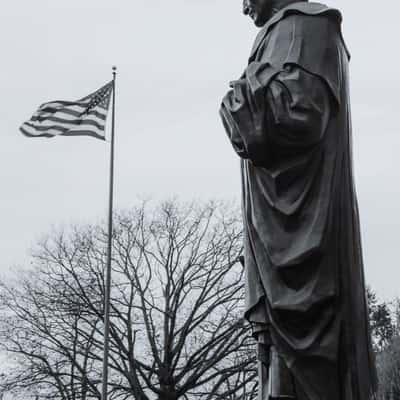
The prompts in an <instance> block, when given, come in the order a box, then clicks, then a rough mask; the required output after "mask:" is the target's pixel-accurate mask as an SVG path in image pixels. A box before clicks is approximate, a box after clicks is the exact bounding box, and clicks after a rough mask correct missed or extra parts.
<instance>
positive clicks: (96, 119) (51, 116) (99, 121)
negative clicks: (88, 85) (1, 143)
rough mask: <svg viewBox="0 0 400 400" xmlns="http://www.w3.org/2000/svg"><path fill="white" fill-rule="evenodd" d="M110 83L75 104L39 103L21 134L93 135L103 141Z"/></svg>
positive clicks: (50, 135)
mask: <svg viewBox="0 0 400 400" xmlns="http://www.w3.org/2000/svg"><path fill="white" fill-rule="evenodd" d="M112 91H113V81H111V82H109V83H107V84H106V85H104V86H103V87H101V88H100V89H98V90H96V91H95V92H93V93H91V94H89V95H88V96H86V97H84V98H82V99H80V100H77V101H51V102H48V103H44V104H42V105H41V106H40V107H39V109H38V110H37V111H36V112H35V114H33V116H32V118H31V119H30V120H29V121H26V122H24V123H23V124H22V126H21V127H20V131H21V132H22V133H23V134H24V135H26V136H29V137H54V136H93V137H95V138H98V139H102V140H105V133H104V130H105V125H106V119H107V112H108V108H109V106H110V99H111V94H112Z"/></svg>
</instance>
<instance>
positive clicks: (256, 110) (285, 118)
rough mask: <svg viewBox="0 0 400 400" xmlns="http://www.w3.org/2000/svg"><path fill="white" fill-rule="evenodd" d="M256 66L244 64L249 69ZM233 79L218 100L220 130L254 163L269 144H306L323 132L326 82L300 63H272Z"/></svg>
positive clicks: (265, 154) (261, 158) (258, 162)
mask: <svg viewBox="0 0 400 400" xmlns="http://www.w3.org/2000/svg"><path fill="white" fill-rule="evenodd" d="M256 67H257V66H255V65H253V66H252V65H249V71H251V70H252V69H253V70H254V68H256ZM259 73H260V74H262V75H264V77H261V76H258V77H256V76H255V75H254V71H253V73H250V72H249V73H248V74H247V77H246V79H242V80H239V81H236V82H234V83H233V85H232V86H233V88H232V90H231V91H230V92H228V94H227V95H226V96H225V98H224V100H223V102H222V106H221V111H220V114H221V117H222V121H223V123H224V126H225V130H226V132H227V134H228V137H229V139H230V141H231V143H232V145H233V148H234V150H235V151H236V153H237V154H238V155H239V156H240V157H242V158H246V159H250V160H251V161H253V163H255V164H256V165H263V164H264V163H265V162H267V161H268V155H269V154H271V152H274V148H275V147H276V146H277V145H279V147H280V148H282V147H296V148H298V149H299V150H300V149H301V148H305V147H309V146H312V145H314V144H316V143H317V142H318V141H319V140H320V139H321V138H322V137H323V134H324V132H325V129H326V126H327V123H328V120H329V116H330V112H331V102H332V99H331V94H330V91H329V89H328V87H327V85H326V83H325V82H324V81H323V80H322V79H321V78H320V77H318V76H316V75H313V74H311V73H309V72H307V71H305V70H303V69H301V68H300V67H299V66H288V67H286V68H285V69H283V70H281V71H277V70H275V69H274V68H272V67H271V66H269V67H266V68H264V70H263V71H259ZM260 82H265V84H261V83H260Z"/></svg>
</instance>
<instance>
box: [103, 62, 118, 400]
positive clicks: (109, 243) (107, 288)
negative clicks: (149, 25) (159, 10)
mask: <svg viewBox="0 0 400 400" xmlns="http://www.w3.org/2000/svg"><path fill="white" fill-rule="evenodd" d="M112 71H113V72H112V74H113V94H112V116H111V146H110V170H109V172H110V177H109V185H110V186H109V198H108V237H107V239H108V240H107V264H106V270H105V292H104V349H103V375H102V392H101V393H102V394H101V400H107V391H108V356H109V347H110V297H111V296H110V294H111V255H112V235H113V200H114V142H115V80H116V75H117V67H112Z"/></svg>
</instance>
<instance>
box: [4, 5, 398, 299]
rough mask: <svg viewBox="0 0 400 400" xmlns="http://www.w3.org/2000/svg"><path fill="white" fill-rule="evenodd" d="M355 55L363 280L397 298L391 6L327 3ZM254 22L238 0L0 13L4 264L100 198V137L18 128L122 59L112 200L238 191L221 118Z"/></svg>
mask: <svg viewBox="0 0 400 400" xmlns="http://www.w3.org/2000/svg"><path fill="white" fill-rule="evenodd" d="M328 4H329V5H330V6H332V7H337V8H340V9H341V10H342V12H343V14H344V25H343V31H344V35H345V39H346V41H347V44H348V46H349V48H350V51H351V53H352V62H351V87H352V108H353V125H354V151H355V154H354V155H355V169H356V179H357V181H356V184H357V190H358V195H359V203H360V212H361V225H362V235H363V244H364V256H365V265H366V275H367V281H368V283H370V284H371V285H372V286H373V287H374V288H375V289H376V290H377V291H378V294H379V295H380V296H382V297H385V298H389V299H390V298H391V297H393V296H395V295H400V287H399V286H398V283H397V282H398V280H399V278H400V263H399V261H398V258H399V257H398V253H397V250H398V249H399V240H398V237H399V231H400V215H399V211H400V206H399V204H400V190H399V189H398V182H399V175H400V172H399V171H400V156H399V149H400V135H399V132H398V131H399V128H398V120H399V118H398V115H399V112H400V111H399V98H398V93H399V92H400V78H399V71H400V65H399V64H400V56H399V51H398V40H399V37H400V24H399V17H398V16H399V15H400V6H399V4H398V2H395V1H394V0H388V1H386V2H384V4H383V6H382V3H379V4H377V3H376V4H377V6H375V4H374V5H373V6H371V4H368V2H364V1H360V0H351V1H349V0H330V1H329V2H328ZM256 32H257V31H256V29H255V28H254V27H253V26H252V25H251V22H250V20H248V19H246V18H245V17H243V16H242V15H241V0H234V1H232V0H170V1H165V0H152V1H149V0H145V1H139V0H136V1H128V0H112V1H111V0H107V1H106V0H68V1H59V0H58V1H57V0H35V1H32V0H13V1H12V2H11V1H8V2H5V4H3V7H2V11H1V15H0V48H1V58H2V74H1V75H0V88H1V95H0V102H1V105H0V109H1V115H2V118H0V134H1V146H0V163H1V168H0V177H1V179H0V181H1V188H2V189H1V208H0V221H1V224H0V243H1V244H0V246H1V255H2V257H1V261H0V273H1V272H4V273H5V272H6V271H8V270H9V269H10V268H12V267H13V266H14V265H24V264H26V263H27V255H28V252H29V248H30V247H31V246H32V245H33V244H34V243H35V241H37V239H38V238H39V237H41V236H42V235H44V234H46V233H48V232H49V231H50V230H51V228H52V226H56V227H57V226H59V225H62V224H70V223H81V222H90V221H95V220H97V219H99V218H103V217H104V216H105V214H106V209H107V167H108V151H109V145H108V143H107V144H106V143H103V142H101V141H99V140H96V139H93V138H62V137H60V138H54V139H51V140H49V139H28V138H25V137H23V136H22V135H21V134H20V133H19V132H18V127H19V125H20V124H21V123H22V122H23V121H24V120H26V119H28V118H30V116H31V114H32V113H33V112H34V111H35V110H36V108H37V107H38V106H39V104H41V103H43V102H45V101H50V100H75V99H78V98H80V97H83V96H85V95H87V94H89V93H90V92H92V91H94V90H95V89H97V88H99V87H100V86H101V85H103V84H104V83H105V82H106V81H108V80H110V79H111V66H112V65H113V64H116V65H117V66H118V71H119V74H118V87H117V139H116V140H117V144H116V205H117V206H118V207H129V206H130V205H132V204H133V203H134V202H135V201H136V200H137V199H138V198H139V197H143V196H146V197H147V196H152V197H156V198H163V197H170V196H172V195H178V196H180V197H182V198H184V199H192V198H203V199H207V198H210V197H218V198H221V197H222V198H239V193H240V181H239V165H238V159H237V158H236V156H235V155H234V154H233V151H232V150H231V148H230V145H229V144H228V141H227V139H226V138H225V134H224V131H223V129H222V126H221V123H220V120H219V117H218V112H217V111H218V107H219V103H220V99H221V97H222V96H223V94H224V92H225V91H226V89H227V82H228V81H230V80H232V79H235V78H237V77H238V76H239V75H240V73H241V72H242V70H243V68H244V67H245V64H246V59H247V56H248V53H249V51H250V47H251V44H252V41H253V39H254V36H255V34H256Z"/></svg>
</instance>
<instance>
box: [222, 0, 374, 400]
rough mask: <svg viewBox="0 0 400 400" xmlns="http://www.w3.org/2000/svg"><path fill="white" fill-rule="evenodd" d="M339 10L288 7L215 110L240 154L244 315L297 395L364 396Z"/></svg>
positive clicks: (310, 398) (351, 399) (370, 390)
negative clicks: (285, 370)
mask: <svg viewBox="0 0 400 400" xmlns="http://www.w3.org/2000/svg"><path fill="white" fill-rule="evenodd" d="M349 58H350V56H349V53H348V50H347V48H346V46H345V44H344V41H343V38H342V34H341V14H340V12H339V11H338V10H335V9H331V8H328V7H326V6H324V5H322V4H319V3H309V2H297V3H293V4H291V5H289V6H287V7H285V8H283V9H281V10H280V11H279V12H278V13H277V14H275V15H274V16H273V17H272V18H271V19H270V20H269V21H268V22H267V23H266V25H265V26H264V27H263V28H262V29H261V30H260V32H259V34H258V36H257V38H256V41H255V44H254V47H253V50H252V52H251V56H250V59H249V63H248V66H247V68H246V70H245V72H244V73H243V75H242V77H241V78H240V79H238V80H237V81H233V82H231V88H232V89H231V90H230V91H229V92H228V93H227V95H226V96H225V97H224V99H223V101H222V105H221V109H220V114H221V117H222V121H223V124H224V127H225V130H226V132H227V134H228V137H229V139H230V141H231V143H232V146H233V148H234V150H235V152H236V153H237V154H238V155H239V156H240V158H241V175H242V195H243V198H242V207H243V219H244V228H245V229H244V230H245V239H244V240H245V243H244V245H245V246H244V247H245V254H244V259H245V269H246V282H245V288H246V311H245V317H246V318H247V319H248V320H249V321H250V323H251V324H252V326H253V332H254V334H255V336H257V330H264V329H267V330H268V334H269V338H270V340H271V344H273V345H274V347H275V348H276V349H277V351H278V353H279V354H280V356H281V357H282V358H283V360H284V362H285V364H286V366H287V368H288V369H289V370H290V372H291V374H292V376H293V378H294V380H295V381H296V384H297V385H299V387H301V390H302V392H304V395H305V398H306V399H307V400H368V399H371V398H373V396H374V391H375V385H376V376H375V369H374V361H373V356H372V352H371V343H370V335H369V326H368V313H367V304H366V296H365V283H364V272H363V263H362V254H361V241H360V230H359V217H358V207H357V200H356V193H355V189H354V184H353V172H352V150H351V121H350V104H349V89H348V61H349Z"/></svg>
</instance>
